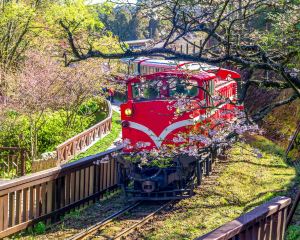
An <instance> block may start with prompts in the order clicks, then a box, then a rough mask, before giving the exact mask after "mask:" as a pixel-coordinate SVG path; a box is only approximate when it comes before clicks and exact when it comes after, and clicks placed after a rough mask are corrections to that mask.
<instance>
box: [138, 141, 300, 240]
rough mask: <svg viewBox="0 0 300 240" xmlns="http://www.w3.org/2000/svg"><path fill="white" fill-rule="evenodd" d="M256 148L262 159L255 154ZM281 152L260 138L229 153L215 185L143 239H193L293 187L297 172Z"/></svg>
mask: <svg viewBox="0 0 300 240" xmlns="http://www.w3.org/2000/svg"><path fill="white" fill-rule="evenodd" d="M255 148H257V149H259V150H260V151H261V153H262V155H263V157H262V158H257V157H256V156H255V154H253V153H252V152H253V151H254V149H255ZM280 153H281V150H280V149H278V148H277V147H275V146H272V145H270V142H269V140H267V139H265V138H263V137H258V138H255V139H252V140H251V142H250V143H247V144H245V143H239V146H235V147H233V148H232V149H231V150H230V151H229V158H228V159H230V161H229V164H228V165H227V166H226V167H224V169H223V170H222V171H221V173H220V175H219V177H218V178H217V179H212V180H211V181H212V184H209V185H208V184H206V185H203V186H201V187H200V188H199V189H197V190H196V193H197V194H196V195H195V196H193V197H192V198H190V199H185V200H182V201H180V202H179V203H178V204H176V206H175V210H174V211H173V212H172V213H170V214H169V215H168V217H167V218H166V219H165V220H163V221H161V222H159V223H158V225H156V227H155V230H154V229H153V230H152V231H151V232H148V233H147V234H146V235H145V236H143V238H144V239H151V240H152V239H164V240H167V239H172V240H173V239H194V238H195V237H198V236H201V235H203V234H205V233H207V232H209V231H211V230H213V229H215V228H217V227H219V226H221V225H223V224H224V223H226V222H228V221H231V220H233V219H235V218H236V217H238V216H240V215H242V214H244V213H246V212H248V211H250V210H252V209H253V208H254V207H256V206H257V205H260V204H262V203H264V202H266V201H268V200H270V199H271V198H273V197H275V196H277V195H285V194H286V193H287V190H288V189H289V187H291V185H293V183H294V181H295V178H296V172H295V169H294V168H292V167H290V166H288V165H287V164H286V163H285V160H284V158H283V157H282V155H281V154H280Z"/></svg>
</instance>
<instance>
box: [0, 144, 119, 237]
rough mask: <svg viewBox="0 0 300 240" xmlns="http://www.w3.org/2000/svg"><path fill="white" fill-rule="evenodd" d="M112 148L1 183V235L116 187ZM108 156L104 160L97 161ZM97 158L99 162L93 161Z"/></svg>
mask: <svg viewBox="0 0 300 240" xmlns="http://www.w3.org/2000/svg"><path fill="white" fill-rule="evenodd" d="M120 150H121V148H114V149H111V150H109V151H106V152H103V153H99V154H97V155H93V156H89V157H86V158H83V159H80V160H78V161H76V162H72V163H69V164H65V165H63V166H60V167H56V168H52V169H49V170H45V171H42V172H39V173H36V174H31V175H28V176H25V177H20V178H18V179H15V180H10V181H7V182H5V183H0V239H1V238H3V237H5V236H9V235H11V234H13V233H16V232H18V231H21V230H23V229H25V228H27V227H29V226H31V225H33V224H35V223H37V222H39V221H47V222H49V221H51V220H53V221H54V220H57V219H59V217H60V216H61V215H62V214H64V213H66V212H68V211H69V210H70V209H74V208H75V207H77V206H82V205H84V204H89V203H92V202H93V201H95V200H97V199H99V198H101V196H102V194H103V193H104V192H105V191H108V190H111V189H114V188H115V187H117V163H116V160H115V159H114V158H113V157H111V155H112V154H113V153H116V152H118V151H120ZM104 158H107V160H106V161H100V163H99V161H98V160H101V159H104ZM95 162H98V164H95Z"/></svg>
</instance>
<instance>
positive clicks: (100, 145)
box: [71, 111, 121, 162]
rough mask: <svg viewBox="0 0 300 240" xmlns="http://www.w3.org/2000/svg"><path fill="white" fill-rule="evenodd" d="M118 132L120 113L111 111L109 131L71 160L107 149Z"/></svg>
mask: <svg viewBox="0 0 300 240" xmlns="http://www.w3.org/2000/svg"><path fill="white" fill-rule="evenodd" d="M120 132H121V124H120V114H119V113H117V112H115V111H113V115H112V130H111V132H110V133H109V134H108V135H107V136H105V137H104V138H102V139H100V140H99V141H98V142H97V143H95V144H94V145H93V146H92V147H90V148H89V149H88V150H86V151H85V152H83V153H81V154H79V155H78V156H77V157H76V158H74V159H72V160H71V162H73V161H76V160H78V159H80V158H84V157H87V156H90V155H94V154H97V153H99V152H103V151H105V150H107V148H109V147H110V146H111V145H112V144H113V142H114V141H115V140H116V139H117V138H118V136H119V135H120Z"/></svg>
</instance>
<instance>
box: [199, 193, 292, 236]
mask: <svg viewBox="0 0 300 240" xmlns="http://www.w3.org/2000/svg"><path fill="white" fill-rule="evenodd" d="M290 204H291V199H290V198H287V197H276V198H274V199H272V200H271V201H269V202H267V203H265V204H263V205H260V206H258V207H257V208H255V209H254V210H252V211H250V212H249V213H246V214H244V215H242V216H241V217H239V218H237V219H235V220H234V221H232V222H229V223H226V224H225V225H223V226H221V227H220V228H218V229H216V230H214V231H212V232H210V233H208V234H206V235H204V236H202V237H200V238H197V240H227V239H230V240H234V239H239V240H247V239H249V240H265V239H270V240H282V239H284V234H285V228H286V219H287V214H288V207H289V206H290Z"/></svg>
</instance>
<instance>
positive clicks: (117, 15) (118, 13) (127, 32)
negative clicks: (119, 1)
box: [100, 5, 159, 41]
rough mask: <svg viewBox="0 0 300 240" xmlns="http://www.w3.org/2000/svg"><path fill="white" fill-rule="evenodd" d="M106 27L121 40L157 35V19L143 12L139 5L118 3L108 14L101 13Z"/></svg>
mask: <svg viewBox="0 0 300 240" xmlns="http://www.w3.org/2000/svg"><path fill="white" fill-rule="evenodd" d="M100 17H101V19H103V22H104V23H105V25H106V27H107V28H108V29H109V30H110V31H112V33H113V34H115V35H116V36H118V37H119V38H120V39H121V40H123V41H128V40H136V39H145V38H154V39H157V38H158V37H159V21H158V20H157V19H155V16H154V15H152V14H145V13H144V12H143V9H142V8H141V7H140V6H134V5H118V6H116V7H115V8H114V9H113V11H112V12H110V13H109V14H101V15H100Z"/></svg>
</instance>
